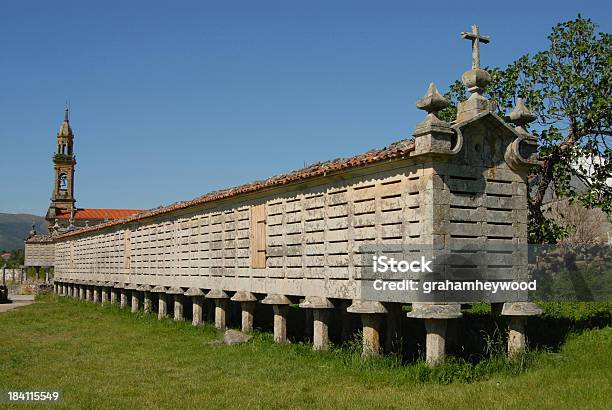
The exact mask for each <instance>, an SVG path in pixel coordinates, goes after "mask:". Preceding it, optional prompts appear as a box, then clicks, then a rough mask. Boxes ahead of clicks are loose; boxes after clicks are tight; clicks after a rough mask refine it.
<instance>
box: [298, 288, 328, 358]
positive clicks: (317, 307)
mask: <svg viewBox="0 0 612 410" xmlns="http://www.w3.org/2000/svg"><path fill="white" fill-rule="evenodd" d="M300 307H301V308H303V309H308V311H311V312H312V316H313V326H312V348H313V349H314V350H327V349H329V312H330V309H333V308H334V305H333V304H332V303H331V302H330V301H329V299H327V298H322V297H318V296H308V297H306V298H305V299H304V301H303V302H302V303H300Z"/></svg>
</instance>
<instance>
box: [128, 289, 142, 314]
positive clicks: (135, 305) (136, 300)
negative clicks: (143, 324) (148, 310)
mask: <svg viewBox="0 0 612 410" xmlns="http://www.w3.org/2000/svg"><path fill="white" fill-rule="evenodd" d="M136 289H138V285H137V284H135V283H130V284H129V285H127V286H126V287H125V290H127V291H129V294H130V296H131V299H130V300H131V307H132V309H131V311H132V313H137V312H138V310H139V309H140V297H139V295H138V291H137V290H136Z"/></svg>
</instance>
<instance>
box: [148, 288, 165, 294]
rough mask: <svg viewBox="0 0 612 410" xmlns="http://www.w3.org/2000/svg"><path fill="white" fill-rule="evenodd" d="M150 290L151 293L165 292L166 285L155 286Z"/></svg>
mask: <svg viewBox="0 0 612 410" xmlns="http://www.w3.org/2000/svg"><path fill="white" fill-rule="evenodd" d="M151 292H153V293H166V287H165V286H155V287H154V288H153V289H152V290H151Z"/></svg>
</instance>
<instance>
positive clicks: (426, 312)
mask: <svg viewBox="0 0 612 410" xmlns="http://www.w3.org/2000/svg"><path fill="white" fill-rule="evenodd" d="M406 316H408V317H410V318H413V319H457V318H460V317H461V316H463V314H462V313H461V305H460V304H457V303H454V304H448V305H444V304H434V303H413V304H412V311H411V312H408V313H406Z"/></svg>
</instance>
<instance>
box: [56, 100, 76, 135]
mask: <svg viewBox="0 0 612 410" xmlns="http://www.w3.org/2000/svg"><path fill="white" fill-rule="evenodd" d="M69 111H70V109H69V108H68V107H66V108H65V109H64V121H63V122H62V125H60V129H59V131H58V132H57V136H58V137H73V136H74V135H73V134H72V128H70V120H69Z"/></svg>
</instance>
